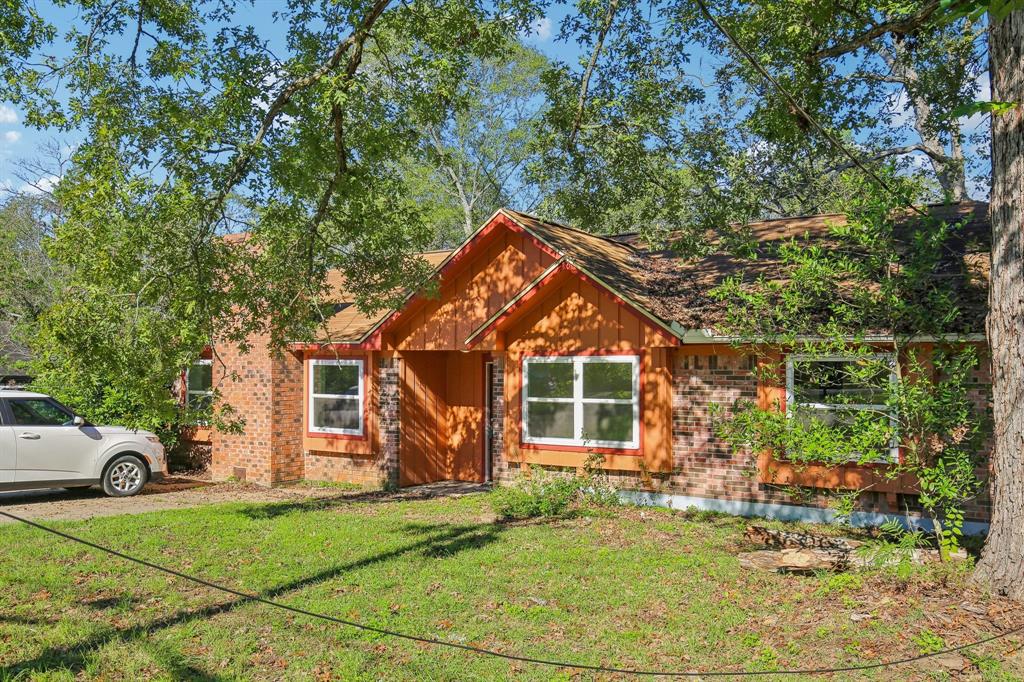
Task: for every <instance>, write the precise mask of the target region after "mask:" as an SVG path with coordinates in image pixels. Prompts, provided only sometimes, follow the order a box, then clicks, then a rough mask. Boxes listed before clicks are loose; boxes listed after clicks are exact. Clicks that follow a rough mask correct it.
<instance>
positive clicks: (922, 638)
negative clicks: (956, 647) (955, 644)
mask: <svg viewBox="0 0 1024 682" xmlns="http://www.w3.org/2000/svg"><path fill="white" fill-rule="evenodd" d="M911 640H912V641H913V642H914V644H916V645H917V648H918V649H919V650H920V652H921V653H922V654H934V653H936V652H939V651H942V650H943V649H945V648H946V640H944V639H942V637H939V636H938V635H937V634H935V633H934V632H932V631H931V630H929V629H928V628H925V629H924V630H921V632H919V633H918V634H916V635H914V636H913V637H911Z"/></svg>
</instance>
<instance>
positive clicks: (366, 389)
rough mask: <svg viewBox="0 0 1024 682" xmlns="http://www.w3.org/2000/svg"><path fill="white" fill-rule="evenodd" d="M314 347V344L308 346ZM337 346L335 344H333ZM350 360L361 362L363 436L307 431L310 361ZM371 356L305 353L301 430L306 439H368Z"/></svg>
mask: <svg viewBox="0 0 1024 682" xmlns="http://www.w3.org/2000/svg"><path fill="white" fill-rule="evenodd" d="M309 345H315V344H309ZM335 345H337V344H335ZM343 358H351V359H354V360H362V361H363V434H362V435H361V436H357V435H355V434H351V433H321V432H320V431H310V430H309V413H310V410H311V409H312V405H311V402H312V401H311V399H310V390H309V389H310V388H311V387H310V385H309V371H310V370H309V368H310V364H309V361H310V360H335V359H343ZM370 359H371V356H370V354H369V353H337V354H336V353H327V352H324V351H323V350H320V351H319V352H307V353H305V354H304V355H303V358H302V430H303V432H304V433H305V435H306V437H307V438H323V439H325V440H368V439H369V438H370V402H371V401H370V391H371V390H372V386H371V384H370V381H371V380H372V378H373V369H372V368H371V366H370Z"/></svg>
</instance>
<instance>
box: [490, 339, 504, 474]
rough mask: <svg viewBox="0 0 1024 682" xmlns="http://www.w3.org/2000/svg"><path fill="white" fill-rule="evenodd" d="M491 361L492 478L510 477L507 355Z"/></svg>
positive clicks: (497, 356)
mask: <svg viewBox="0 0 1024 682" xmlns="http://www.w3.org/2000/svg"><path fill="white" fill-rule="evenodd" d="M491 362H492V363H493V364H492V365H491V367H492V370H491V423H490V427H491V428H490V438H491V478H492V479H493V480H495V481H501V480H502V479H504V478H507V477H508V464H507V462H506V461H505V357H504V356H502V355H495V356H494V357H493V358H492V359H491Z"/></svg>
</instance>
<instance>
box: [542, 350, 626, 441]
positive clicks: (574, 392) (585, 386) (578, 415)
mask: <svg viewBox="0 0 1024 682" xmlns="http://www.w3.org/2000/svg"><path fill="white" fill-rule="evenodd" d="M522 399H523V442H524V443H534V444H538V445H573V446H580V447H586V446H595V447H609V448H622V449H624V450H625V449H635V448H637V447H639V444H640V358H639V357H638V356H636V355H581V356H544V357H529V358H524V359H523V396H522Z"/></svg>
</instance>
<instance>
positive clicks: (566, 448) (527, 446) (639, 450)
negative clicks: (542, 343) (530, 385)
mask: <svg viewBox="0 0 1024 682" xmlns="http://www.w3.org/2000/svg"><path fill="white" fill-rule="evenodd" d="M579 355H628V356H631V357H632V356H635V357H638V358H639V360H640V377H639V378H638V380H637V381H638V383H639V386H637V390H638V391H639V392H640V396H639V405H638V409H639V411H640V419H639V420H637V421H638V424H637V427H638V428H639V432H638V433H637V442H638V443H639V444H640V445H639V447H635V448H609V447H603V448H594V447H588V446H585V445H543V444H541V443H527V442H525V441H524V440H523V434H524V433H526V429H524V428H523V417H524V414H523V407H522V405H523V361H524V360H527V359H529V358H537V357H544V358H547V357H559V356H565V357H575V356H579ZM646 378H647V351H645V350H643V349H638V350H586V351H579V352H576V351H573V352H561V351H551V352H550V353H544V352H539V353H530V354H529V355H523V356H522V357H520V358H519V385H518V387H517V388H518V389H519V391H518V392H519V447H520V448H522V449H524V450H550V451H553V452H596V453H597V454H600V455H622V456H623V457H643V454H644V385H645V380H646Z"/></svg>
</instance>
